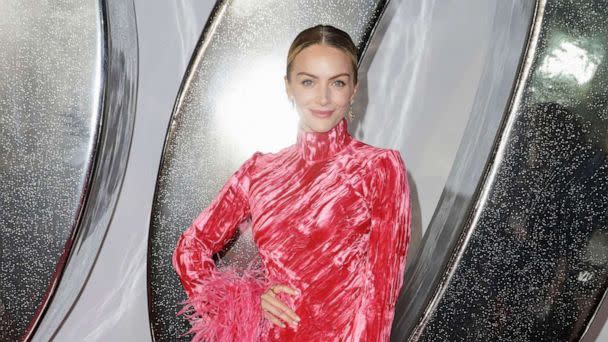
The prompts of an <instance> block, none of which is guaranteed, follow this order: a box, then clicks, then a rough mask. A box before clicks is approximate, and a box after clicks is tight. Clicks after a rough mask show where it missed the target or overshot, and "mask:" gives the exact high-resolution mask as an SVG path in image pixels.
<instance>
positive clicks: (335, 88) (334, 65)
mask: <svg viewBox="0 0 608 342" xmlns="http://www.w3.org/2000/svg"><path fill="white" fill-rule="evenodd" d="M353 72H354V71H353V70H352V66H351V62H350V59H349V58H348V55H347V54H346V53H344V52H343V51H342V50H340V49H337V48H334V47H331V46H327V45H321V44H314V45H311V46H309V47H307V48H305V49H303V50H302V51H300V53H298V54H297V55H296V57H295V59H294V60H293V62H292V65H291V75H290V80H288V79H287V77H285V90H286V91H287V96H288V97H289V98H290V99H292V100H293V101H294V104H295V107H296V109H297V111H298V114H299V115H300V127H301V128H302V129H303V130H304V131H307V132H327V131H329V130H330V129H332V128H333V127H334V126H336V125H337V124H338V122H340V120H341V119H342V118H343V117H344V114H345V113H346V112H348V110H349V106H350V103H351V101H352V100H353V98H354V96H355V93H356V91H357V84H355V82H354V79H353V77H354V74H353Z"/></svg>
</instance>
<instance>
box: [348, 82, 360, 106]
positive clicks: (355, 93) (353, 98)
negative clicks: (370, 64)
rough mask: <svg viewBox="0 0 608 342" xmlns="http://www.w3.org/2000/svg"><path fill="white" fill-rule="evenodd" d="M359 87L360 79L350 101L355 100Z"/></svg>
mask: <svg viewBox="0 0 608 342" xmlns="http://www.w3.org/2000/svg"><path fill="white" fill-rule="evenodd" d="M358 89H359V81H357V83H355V87H354V88H353V95H352V96H351V97H350V102H353V101H354V100H355V95H357V90H358Z"/></svg>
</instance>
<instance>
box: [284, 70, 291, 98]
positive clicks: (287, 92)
mask: <svg viewBox="0 0 608 342" xmlns="http://www.w3.org/2000/svg"><path fill="white" fill-rule="evenodd" d="M283 81H285V93H286V94H287V98H288V99H289V100H291V98H292V97H293V95H292V92H291V84H289V80H288V79H287V75H285V76H283Z"/></svg>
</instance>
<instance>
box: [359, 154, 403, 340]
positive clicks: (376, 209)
mask: <svg viewBox="0 0 608 342" xmlns="http://www.w3.org/2000/svg"><path fill="white" fill-rule="evenodd" d="M368 176H369V183H368V184H369V190H368V192H369V203H370V209H371V221H372V222H371V230H370V237H369V250H368V260H367V261H368V264H367V268H366V272H367V274H366V276H367V279H368V281H369V283H368V284H367V286H368V291H367V296H368V301H369V302H370V304H371V305H370V306H369V311H368V312H367V319H368V324H367V328H366V332H367V333H366V335H367V338H366V341H370V342H372V341H373V342H377V341H378V342H379V341H389V339H390V333H391V326H392V323H393V318H394V314H395V304H396V301H397V296H398V295H399V291H400V289H401V286H402V284H403V275H404V270H405V256H406V254H407V248H408V245H409V240H410V196H409V187H408V183H407V177H406V171H405V166H404V164H403V160H402V159H401V156H400V154H399V152H398V151H395V150H389V151H387V152H383V154H382V155H380V156H379V157H377V158H376V160H375V161H372V164H371V168H370V170H369V172H368Z"/></svg>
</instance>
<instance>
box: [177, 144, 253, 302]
mask: <svg viewBox="0 0 608 342" xmlns="http://www.w3.org/2000/svg"><path fill="white" fill-rule="evenodd" d="M256 156H257V153H256V154H254V155H253V156H252V157H251V158H249V159H248V160H247V161H245V163H243V165H241V167H240V168H239V169H238V170H236V171H235V172H234V173H233V174H232V176H231V177H230V178H229V179H228V181H227V182H226V183H225V184H224V186H223V187H222V189H221V190H220V191H219V193H218V194H217V196H216V197H215V198H214V199H213V201H212V202H211V204H210V205H209V206H208V207H207V208H205V209H204V210H203V211H202V212H201V213H200V214H199V215H198V217H197V218H196V219H195V220H194V222H192V224H191V225H190V227H188V229H186V230H185V231H184V232H183V233H182V234H181V236H180V238H179V240H178V242H177V247H176V248H175V251H174V252H173V267H174V268H175V271H176V272H177V275H178V276H179V278H180V280H181V282H182V285H183V286H184V290H185V291H186V293H187V294H188V297H192V295H193V294H194V293H197V292H200V285H201V283H202V279H204V278H206V277H208V276H209V274H210V273H211V271H212V270H214V269H215V264H214V262H213V259H212V258H211V257H212V255H213V254H214V253H217V252H218V251H220V250H221V249H222V248H223V247H224V246H225V245H226V243H228V241H229V240H230V239H231V238H232V236H233V235H234V233H235V232H236V229H237V226H238V224H239V223H240V222H241V221H243V220H244V219H246V218H247V216H248V215H249V204H248V196H247V192H248V187H249V177H248V170H249V168H250V167H251V165H252V164H253V163H254V162H255V158H256Z"/></svg>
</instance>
